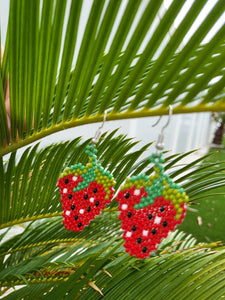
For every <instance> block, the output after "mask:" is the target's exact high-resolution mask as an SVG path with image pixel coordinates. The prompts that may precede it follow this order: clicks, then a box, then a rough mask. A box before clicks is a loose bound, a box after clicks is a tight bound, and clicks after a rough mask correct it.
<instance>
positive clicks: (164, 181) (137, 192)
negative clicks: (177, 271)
mask: <svg viewBox="0 0 225 300" xmlns="http://www.w3.org/2000/svg"><path fill="white" fill-rule="evenodd" d="M151 161H152V162H153V163H154V164H155V168H154V170H155V175H152V176H150V177H148V176H146V175H145V174H141V175H138V176H133V177H131V178H128V179H127V180H126V183H125V185H124V186H123V187H122V188H121V190H120V192H119V193H118V195H117V197H116V200H117V201H118V202H119V210H120V216H119V219H120V220H121V221H122V229H123V230H124V233H123V238H124V240H125V243H124V247H125V248H126V252H129V254H130V255H135V256H136V257H138V258H146V257H148V256H149V255H150V252H151V251H155V250H157V245H158V244H159V243H160V242H161V240H162V238H165V237H167V236H168V233H169V231H172V230H174V228H175V227H176V225H178V224H180V223H181V222H182V221H183V219H184V216H185V212H186V204H185V203H186V202H187V201H188V196H187V195H186V193H185V192H184V191H183V189H182V188H180V186H179V185H178V184H176V183H174V182H173V181H172V180H171V179H170V178H169V176H168V175H166V174H164V171H163V166H162V163H163V162H164V160H163V159H162V154H160V155H159V156H158V155H156V154H153V155H152V158H151Z"/></svg>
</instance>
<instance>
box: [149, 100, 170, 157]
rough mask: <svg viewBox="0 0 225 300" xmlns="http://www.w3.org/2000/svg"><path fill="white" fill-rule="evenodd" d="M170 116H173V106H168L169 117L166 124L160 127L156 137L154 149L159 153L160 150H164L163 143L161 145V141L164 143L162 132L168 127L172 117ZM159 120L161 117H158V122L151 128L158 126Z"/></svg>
mask: <svg viewBox="0 0 225 300" xmlns="http://www.w3.org/2000/svg"><path fill="white" fill-rule="evenodd" d="M172 114H173V106H172V105H170V106H169V117H168V120H167V122H166V124H165V125H164V126H163V127H162V129H161V132H160V134H159V136H158V140H157V143H156V146H155V147H156V149H157V150H159V151H161V150H163V149H164V143H163V141H164V130H165V128H166V127H167V126H168V125H169V123H170V120H171V117H172ZM161 118H162V116H160V117H159V119H158V121H157V122H156V123H155V124H153V125H152V127H154V126H156V125H157V124H159V121H160V120H161Z"/></svg>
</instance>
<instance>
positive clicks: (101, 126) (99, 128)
mask: <svg viewBox="0 0 225 300" xmlns="http://www.w3.org/2000/svg"><path fill="white" fill-rule="evenodd" d="M106 117H107V109H106V110H105V111H104V117H103V121H102V125H100V126H99V127H98V130H97V131H96V133H95V136H94V138H93V139H92V143H93V144H95V145H96V144H97V143H98V141H99V139H100V137H101V134H102V131H101V129H102V128H103V126H104V124H105V122H106Z"/></svg>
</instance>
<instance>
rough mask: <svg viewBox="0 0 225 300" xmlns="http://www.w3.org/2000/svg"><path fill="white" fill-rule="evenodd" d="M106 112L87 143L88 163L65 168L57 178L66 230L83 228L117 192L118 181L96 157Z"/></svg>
mask: <svg viewBox="0 0 225 300" xmlns="http://www.w3.org/2000/svg"><path fill="white" fill-rule="evenodd" d="M106 115H107V111H105V113H104V120H103V123H102V125H101V126H100V127H99V128H98V130H97V132H96V134H95V137H94V138H93V139H92V144H91V145H88V146H87V147H86V151H85V153H86V154H87V155H88V156H89V163H88V164H87V165H86V166H83V165H82V164H81V163H78V164H75V165H72V166H70V167H67V168H65V170H64V172H63V173H62V174H61V175H60V178H59V180H58V185H57V186H58V187H59V188H60V194H61V201H62V203H63V205H62V208H63V214H62V215H63V217H64V220H63V223H64V225H65V227H66V228H67V230H73V231H81V230H83V229H84V227H85V226H87V225H89V223H90V221H91V220H93V219H94V218H95V216H97V215H99V214H100V211H101V210H102V209H103V208H105V205H106V204H107V203H110V202H111V200H112V197H113V194H114V188H113V187H114V185H115V181H114V178H113V176H112V174H110V172H109V171H106V170H104V168H103V167H102V166H101V164H100V163H98V161H97V156H96V154H97V149H96V144H97V143H98V141H99V139H100V136H101V128H102V127H103V125H104V123H105V121H106Z"/></svg>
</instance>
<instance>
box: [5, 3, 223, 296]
mask: <svg viewBox="0 0 225 300" xmlns="http://www.w3.org/2000/svg"><path fill="white" fill-rule="evenodd" d="M212 2H213V4H214V5H212ZM166 3H168V2H166ZM209 8H210V9H209ZM224 9H225V4H224V1H223V0H218V1H216V2H215V3H214V1H208V2H207V1H206V0H196V1H185V0H174V1H171V2H170V4H169V6H168V7H166V6H165V4H164V1H162V0H158V1H153V0H152V1H141V0H135V1H132V0H130V1H123V0H118V1H113V0H109V1H103V0H98V1H97V0H94V1H93V2H91V1H90V2H89V1H87V2H86V1H81V0H72V1H71V2H70V1H68V2H66V1H60V0H55V1H53V0H49V1H39V0H20V1H17V0H11V2H10V14H9V23H8V31H7V38H6V45H5V52H4V57H3V62H2V65H1V70H0V71H1V76H0V156H1V158H0V201H1V210H0V215H1V217H0V228H1V229H4V230H2V231H1V232H0V234H1V237H0V239H1V248H0V282H1V292H2V294H3V296H4V299H32V298H33V299H42V298H43V299H78V298H79V299H101V298H102V295H105V298H106V299H117V298H118V299H125V298H126V299H153V297H154V298H155V299H187V297H188V296H189V295H191V297H192V298H193V299H206V298H207V299H218V298H220V297H221V296H223V295H225V281H224V277H225V276H224V274H225V273H224V271H225V264H224V261H225V249H224V246H223V245H221V244H219V243H212V244H197V243H196V240H195V239H194V238H193V237H192V236H187V235H185V234H184V233H182V232H179V231H175V232H173V233H171V234H170V235H169V236H168V238H167V239H165V240H164V241H163V242H162V243H161V245H160V246H159V248H158V251H157V252H156V253H154V254H152V256H151V257H150V258H149V259H146V260H144V261H141V260H138V259H136V258H134V257H129V255H128V254H126V253H125V251H124V248H123V245H122V244H123V241H122V238H121V232H120V222H119V221H118V212H117V204H116V203H115V201H112V203H111V205H110V206H109V207H108V208H106V209H105V210H104V211H103V212H102V214H101V215H100V216H98V217H97V218H96V219H95V220H94V221H93V222H92V223H91V225H90V226H89V227H87V228H86V229H85V230H84V231H82V232H79V233H74V232H66V230H65V228H64V227H63V226H62V217H61V204H60V195H59V192H58V189H57V188H56V185H57V179H58V177H59V174H60V172H61V171H62V170H63V168H64V167H65V166H68V165H71V164H72V163H74V162H81V163H83V164H85V163H86V159H87V158H86V156H85V154H84V149H85V145H87V144H88V143H89V141H83V140H82V139H81V137H77V138H76V139H74V140H72V141H68V142H66V143H60V144H53V145H50V146H47V147H42V148H40V147H39V144H38V143H34V142H36V141H40V139H41V138H43V137H45V136H48V135H51V134H53V133H56V132H58V131H61V130H63V129H66V128H71V127H75V126H80V125H83V124H90V123H95V122H99V121H101V120H102V118H103V113H104V111H105V110H106V109H107V110H108V112H109V113H108V116H107V119H108V120H117V119H128V118H136V117H146V116H154V115H163V114H167V113H168V105H169V104H173V106H174V113H189V112H203V111H225V103H224V92H225V90H224V83H225V51H224V34H225V24H224V22H223V21H222V22H221V20H222V19H223V13H224ZM85 10H88V11H86V14H84V11H85ZM66 12H67V13H66ZM202 12H203V15H204V18H200V17H199V16H202ZM85 16H87V20H86V21H83V19H85ZM159 16H160V17H159ZM8 74H9V83H10V84H9V87H10V129H9V126H8V121H7V109H6V105H5V94H6V89H7V79H8ZM8 112H9V111H8ZM135 144H136V142H135V141H133V140H130V139H128V138H127V137H126V136H123V135H116V130H115V131H113V132H111V133H104V134H103V138H102V139H101V140H100V142H99V144H98V158H99V160H100V161H101V164H102V165H103V166H104V167H105V168H108V170H110V171H111V172H112V173H113V175H114V177H115V179H116V182H117V183H116V189H118V188H119V186H120V185H121V183H122V182H123V181H124V180H125V178H126V177H127V176H129V175H136V174H139V173H141V172H142V171H143V170H145V171H146V174H151V173H152V171H153V170H152V166H151V165H150V163H149V159H148V158H146V159H144V160H138V159H139V157H140V156H141V155H142V154H143V153H144V151H145V150H146V149H147V148H148V147H149V146H150V144H148V145H145V146H144V147H142V148H141V149H140V150H138V151H133V150H132V148H133V147H134V145H135ZM27 145H29V147H27V148H23V147H24V146H27ZM189 154H190V153H186V154H179V155H170V156H168V157H167V159H166V163H165V170H167V172H168V173H169V174H170V176H171V178H173V179H174V180H175V182H177V183H179V184H180V185H181V186H182V187H183V188H185V190H186V192H187V193H188V195H189V197H190V202H194V201H196V200H200V199H202V198H203V197H202V196H201V195H203V193H204V199H206V198H207V197H209V196H212V195H213V194H216V189H217V188H219V187H223V186H224V184H225V179H224V175H223V172H224V169H225V168H224V166H223V165H222V164H221V166H220V167H219V168H217V169H215V168H213V164H212V165H210V164H208V165H202V166H201V167H200V168H198V169H196V168H195V166H196V164H197V163H199V162H201V160H202V159H198V160H196V161H195V162H193V163H191V164H189V165H187V166H180V167H179V168H178V169H176V170H175V169H173V168H172V170H173V171H170V170H171V167H173V166H174V165H175V164H177V163H178V162H179V161H180V160H181V159H182V158H183V157H185V156H187V155H189ZM212 175H214V176H212ZM206 192H207V193H206ZM204 199H202V205H204ZM16 225H20V228H21V230H20V232H19V233H18V232H17V233H16V234H15V235H13V236H12V237H10V238H9V237H8V235H9V233H10V231H11V230H12V229H13V228H14V226H16ZM15 286H17V287H20V289H17V290H15V291H14V290H13V289H12V290H10V291H11V292H10V293H9V294H8V295H7V293H6V292H7V291H8V290H9V289H10V288H11V287H15Z"/></svg>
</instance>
